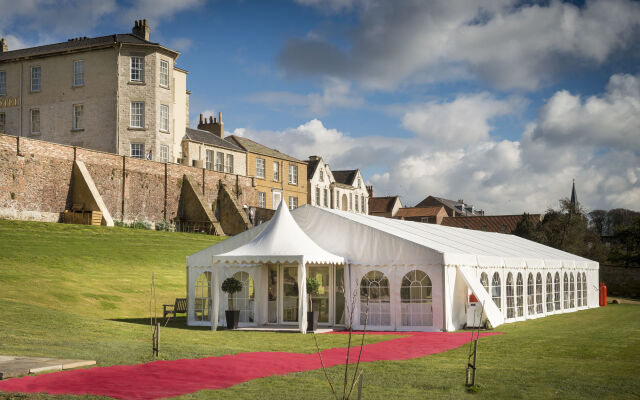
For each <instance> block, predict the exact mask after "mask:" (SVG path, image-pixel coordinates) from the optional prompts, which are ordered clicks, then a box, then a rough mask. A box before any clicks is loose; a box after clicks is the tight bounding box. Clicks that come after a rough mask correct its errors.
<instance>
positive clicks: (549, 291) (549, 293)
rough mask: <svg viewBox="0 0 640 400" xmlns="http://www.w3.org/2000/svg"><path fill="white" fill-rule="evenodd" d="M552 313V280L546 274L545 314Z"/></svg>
mask: <svg viewBox="0 0 640 400" xmlns="http://www.w3.org/2000/svg"><path fill="white" fill-rule="evenodd" d="M551 311H553V278H552V277H551V272H547V312H551Z"/></svg>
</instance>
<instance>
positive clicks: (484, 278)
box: [480, 272, 489, 293]
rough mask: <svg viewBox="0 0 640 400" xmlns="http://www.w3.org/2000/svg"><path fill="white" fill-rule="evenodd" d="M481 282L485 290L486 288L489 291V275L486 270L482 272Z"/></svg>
mask: <svg viewBox="0 0 640 400" xmlns="http://www.w3.org/2000/svg"><path fill="white" fill-rule="evenodd" d="M480 284H481V285H482V287H483V288H484V290H486V291H487V293H489V276H488V275H487V273H486V272H483V273H482V274H480Z"/></svg>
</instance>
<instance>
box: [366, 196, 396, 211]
mask: <svg viewBox="0 0 640 400" xmlns="http://www.w3.org/2000/svg"><path fill="white" fill-rule="evenodd" d="M398 198H399V197H398V196H385V197H369V212H370V213H386V212H391V210H393V206H394V204H395V203H396V201H397V199H398Z"/></svg>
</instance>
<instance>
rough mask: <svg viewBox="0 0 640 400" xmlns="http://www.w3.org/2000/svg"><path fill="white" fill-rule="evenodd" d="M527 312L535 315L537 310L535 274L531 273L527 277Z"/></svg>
mask: <svg viewBox="0 0 640 400" xmlns="http://www.w3.org/2000/svg"><path fill="white" fill-rule="evenodd" d="M527 312H528V313H529V315H533V314H535V312H536V300H535V295H534V287H533V274H532V273H529V278H528V279H527Z"/></svg>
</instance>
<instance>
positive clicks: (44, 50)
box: [0, 33, 180, 61]
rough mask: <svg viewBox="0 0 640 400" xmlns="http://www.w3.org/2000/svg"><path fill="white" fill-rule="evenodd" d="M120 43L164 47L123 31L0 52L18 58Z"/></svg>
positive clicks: (4, 57)
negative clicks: (121, 32)
mask: <svg viewBox="0 0 640 400" xmlns="http://www.w3.org/2000/svg"><path fill="white" fill-rule="evenodd" d="M118 43H124V44H143V45H150V46H158V47H162V46H161V45H160V44H159V43H153V42H149V41H146V40H144V39H141V38H139V37H138V36H136V35H133V34H131V33H123V34H115V35H107V36H99V37H95V38H87V37H83V38H77V39H70V40H68V41H66V42H62V43H54V44H47V45H44V46H37V47H29V48H26V49H19V50H13V51H7V52H6V53H0V61H7V60H13V59H16V58H25V57H37V56H45V55H50V54H56V53H60V52H66V51H73V50H82V49H90V48H93V47H108V46H115V45H116V44H118ZM167 50H168V51H170V52H173V53H175V54H176V56H177V55H178V54H180V53H178V52H177V51H174V50H170V49H167Z"/></svg>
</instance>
